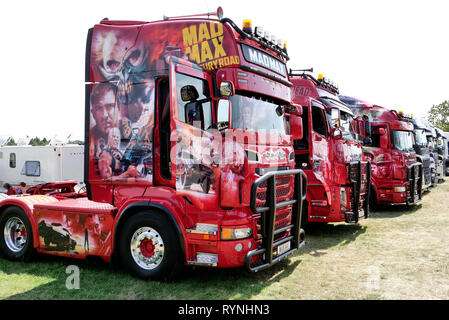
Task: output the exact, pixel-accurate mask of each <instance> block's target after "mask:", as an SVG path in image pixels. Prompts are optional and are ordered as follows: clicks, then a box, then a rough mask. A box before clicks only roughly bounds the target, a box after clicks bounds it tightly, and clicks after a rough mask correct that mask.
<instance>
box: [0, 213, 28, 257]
mask: <svg viewBox="0 0 449 320" xmlns="http://www.w3.org/2000/svg"><path fill="white" fill-rule="evenodd" d="M13 229H14V230H13ZM18 231H19V232H18ZM0 251H1V253H2V254H3V255H4V256H5V257H6V258H7V259H9V260H11V261H28V260H30V258H31V257H32V255H33V253H34V246H33V231H32V229H31V223H30V221H29V220H28V217H27V215H26V214H25V212H24V211H23V210H22V209H20V208H18V207H9V208H7V209H6V210H5V211H4V212H3V214H2V215H1V217H0Z"/></svg>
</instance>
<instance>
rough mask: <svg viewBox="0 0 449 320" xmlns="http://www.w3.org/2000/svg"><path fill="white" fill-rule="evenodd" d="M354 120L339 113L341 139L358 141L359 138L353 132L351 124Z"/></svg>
mask: <svg viewBox="0 0 449 320" xmlns="http://www.w3.org/2000/svg"><path fill="white" fill-rule="evenodd" d="M353 120H354V118H353V116H352V115H350V114H349V113H346V112H343V111H340V128H341V132H342V133H343V139H345V140H353V141H357V140H359V138H360V137H359V136H358V135H357V134H356V133H355V132H354V129H353V127H352V122H353Z"/></svg>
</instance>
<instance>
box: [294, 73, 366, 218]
mask: <svg viewBox="0 0 449 320" xmlns="http://www.w3.org/2000/svg"><path fill="white" fill-rule="evenodd" d="M289 75H290V81H291V82H292V83H293V87H292V100H293V102H294V103H296V104H299V105H301V106H302V107H303V113H302V115H301V118H302V123H303V128H304V132H305V134H304V135H303V138H302V139H300V140H294V142H293V146H294V149H295V162H296V167H297V168H299V169H302V170H304V172H305V173H306V174H307V179H308V185H307V198H306V202H305V207H304V210H303V212H304V213H305V215H304V217H303V220H302V221H303V224H305V223H307V222H342V221H345V222H347V223H357V222H358V220H359V219H364V218H367V217H368V213H369V208H368V198H369V188H367V186H369V181H370V174H371V167H370V163H369V162H368V161H366V159H365V156H364V154H363V152H362V144H361V141H360V140H359V139H358V136H357V135H356V134H354V131H353V130H352V126H353V125H354V121H355V120H354V118H355V117H354V114H353V113H352V111H351V110H350V109H349V108H348V107H347V106H346V105H345V104H344V103H342V102H341V101H340V100H339V99H338V93H339V92H338V89H337V87H336V86H335V85H333V84H331V82H329V81H327V80H326V79H325V78H324V77H322V75H319V77H318V79H315V78H314V77H313V76H311V75H310V74H308V73H305V72H302V73H294V72H293V71H291V70H290V74H289Z"/></svg>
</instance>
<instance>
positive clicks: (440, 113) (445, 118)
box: [427, 100, 449, 131]
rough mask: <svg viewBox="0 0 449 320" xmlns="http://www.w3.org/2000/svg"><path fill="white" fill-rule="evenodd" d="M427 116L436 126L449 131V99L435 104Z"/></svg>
mask: <svg viewBox="0 0 449 320" xmlns="http://www.w3.org/2000/svg"><path fill="white" fill-rule="evenodd" d="M427 118H428V120H429V121H430V123H431V124H433V126H434V127H436V128H439V129H441V130H443V131H449V100H445V101H443V102H442V103H440V104H437V105H433V106H432V108H430V110H429V113H428V117H427Z"/></svg>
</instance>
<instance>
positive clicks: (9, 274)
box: [0, 182, 449, 300]
mask: <svg viewBox="0 0 449 320" xmlns="http://www.w3.org/2000/svg"><path fill="white" fill-rule="evenodd" d="M448 235H449V182H445V183H443V184H440V185H438V187H437V188H434V189H432V191H431V192H430V193H428V194H425V195H424V198H423V201H422V202H421V203H420V204H419V205H418V206H417V207H416V208H413V209H407V208H405V207H403V206H400V207H384V208H382V209H381V210H380V211H377V212H373V213H372V215H371V217H370V218H369V219H368V220H364V221H361V222H360V224H358V225H348V224H343V223H341V224H329V225H321V226H317V227H314V228H313V229H311V230H306V239H307V240H306V241H307V244H306V246H305V247H304V248H303V250H302V252H301V253H299V254H296V255H295V256H293V257H291V258H290V259H288V260H285V261H282V262H280V263H279V264H277V265H275V266H274V267H272V268H270V269H268V270H265V271H262V272H259V273H255V274H252V273H248V272H246V270H244V269H201V268H197V269H194V270H193V269H191V268H186V270H185V272H184V273H183V275H182V277H181V279H180V280H179V281H178V282H176V283H160V282H151V281H142V280H140V279H136V278H133V277H131V276H130V275H128V274H127V273H125V272H124V271H121V270H118V269H115V268H110V267H109V266H108V265H107V264H105V263H99V262H96V263H93V262H86V261H80V260H73V259H64V258H59V257H53V256H45V255H39V256H38V257H37V258H35V259H34V261H33V262H30V263H17V262H10V261H7V260H5V259H2V258H0V299H239V300H240V299H269V300H271V299H447V298H448V297H449V259H448V257H449V245H448V244H449V241H448ZM69 265H77V266H79V268H80V289H79V290H68V289H67V288H66V286H65V283H66V279H67V277H68V274H66V273H65V270H66V267H67V266H69Z"/></svg>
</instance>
